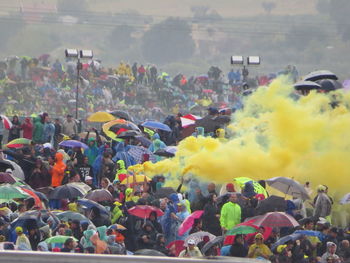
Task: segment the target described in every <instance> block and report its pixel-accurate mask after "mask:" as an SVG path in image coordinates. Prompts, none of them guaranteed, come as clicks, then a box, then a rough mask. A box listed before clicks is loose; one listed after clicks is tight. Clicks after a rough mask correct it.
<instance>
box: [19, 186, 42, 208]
mask: <svg viewBox="0 0 350 263" xmlns="http://www.w3.org/2000/svg"><path fill="white" fill-rule="evenodd" d="M21 189H22V191H23V192H26V193H27V194H28V195H29V196H30V197H33V198H34V201H35V206H37V207H39V208H40V209H42V208H43V204H42V203H41V200H40V198H39V196H37V194H36V193H34V190H33V191H31V190H29V189H26V188H24V187H23V186H22V187H21Z"/></svg>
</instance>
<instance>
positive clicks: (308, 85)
mask: <svg viewBox="0 0 350 263" xmlns="http://www.w3.org/2000/svg"><path fill="white" fill-rule="evenodd" d="M294 88H295V89H296V90H313V89H320V88H321V85H320V84H318V83H316V82H313V81H307V80H304V81H299V82H297V83H295V84H294Z"/></svg>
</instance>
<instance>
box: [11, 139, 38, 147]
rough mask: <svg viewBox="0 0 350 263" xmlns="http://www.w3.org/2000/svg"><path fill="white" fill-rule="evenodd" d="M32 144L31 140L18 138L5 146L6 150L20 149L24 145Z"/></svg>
mask: <svg viewBox="0 0 350 263" xmlns="http://www.w3.org/2000/svg"><path fill="white" fill-rule="evenodd" d="M31 143H32V141H31V140H28V139H26V138H18V139H14V140H12V141H10V142H9V143H8V144H6V147H7V148H21V147H23V146H24V145H30V144H31Z"/></svg>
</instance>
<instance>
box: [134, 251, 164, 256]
mask: <svg viewBox="0 0 350 263" xmlns="http://www.w3.org/2000/svg"><path fill="white" fill-rule="evenodd" d="M134 255H136V256H152V257H166V255H165V254H163V253H162V252H159V251H158V250H154V249H140V250H137V251H136V252H135V253H134Z"/></svg>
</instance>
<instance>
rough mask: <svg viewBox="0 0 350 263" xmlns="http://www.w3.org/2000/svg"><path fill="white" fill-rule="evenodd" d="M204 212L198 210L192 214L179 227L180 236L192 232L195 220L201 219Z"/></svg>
mask: <svg viewBox="0 0 350 263" xmlns="http://www.w3.org/2000/svg"><path fill="white" fill-rule="evenodd" d="M203 213H204V211H203V210H197V211H195V212H193V213H192V214H190V215H189V216H188V217H187V218H186V219H185V220H184V221H183V222H182V224H181V225H180V226H179V229H178V233H179V235H180V236H182V235H183V234H185V233H186V232H187V231H188V230H190V229H191V228H192V226H193V224H194V220H195V219H198V218H201V217H202V215H203Z"/></svg>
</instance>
